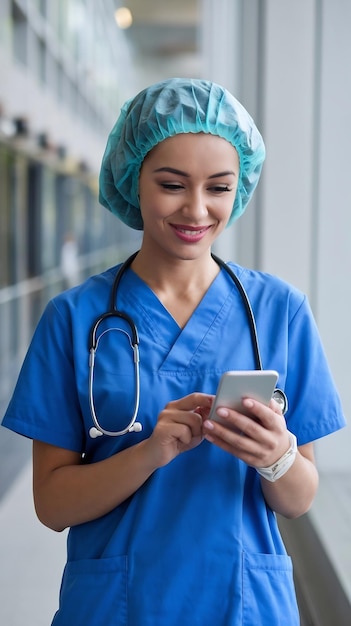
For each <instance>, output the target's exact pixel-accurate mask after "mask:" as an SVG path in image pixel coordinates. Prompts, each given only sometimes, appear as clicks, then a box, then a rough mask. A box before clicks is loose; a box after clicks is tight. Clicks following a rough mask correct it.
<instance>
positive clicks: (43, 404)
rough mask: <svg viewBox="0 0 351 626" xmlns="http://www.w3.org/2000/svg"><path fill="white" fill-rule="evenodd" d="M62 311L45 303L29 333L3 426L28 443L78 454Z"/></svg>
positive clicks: (79, 436) (76, 410)
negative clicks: (38, 319) (29, 339)
mask: <svg viewBox="0 0 351 626" xmlns="http://www.w3.org/2000/svg"><path fill="white" fill-rule="evenodd" d="M71 332H72V329H71V323H70V319H69V313H68V312H65V309H62V310H61V309H60V311H59V310H58V309H57V307H56V305H55V303H54V301H51V302H49V304H48V305H47V307H46V309H45V311H44V313H43V315H42V317H41V319H40V321H39V324H38V326H37V328H36V330H35V333H34V336H33V339H32V341H31V344H30V346H29V349H28V352H27V355H26V357H25V360H24V362H23V365H22V368H21V371H20V374H19V377H18V381H17V384H16V387H15V390H14V393H13V396H12V399H11V401H10V404H9V406H8V408H7V411H6V414H5V416H4V419H3V422H2V424H3V426H5V427H7V428H9V429H11V430H13V431H15V432H17V433H19V434H21V435H24V436H26V437H30V438H31V439H38V440H40V441H44V442H46V443H49V444H52V445H56V446H59V447H63V448H67V449H69V450H73V451H77V452H82V451H83V449H84V429H83V420H82V415H81V410H80V405H79V398H78V394H77V385H76V378H75V369H74V361H73V356H72V341H71Z"/></svg>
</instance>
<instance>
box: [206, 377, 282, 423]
mask: <svg viewBox="0 0 351 626" xmlns="http://www.w3.org/2000/svg"><path fill="white" fill-rule="evenodd" d="M277 380H278V372H276V371H275V370H245V371H232V372H225V373H224V374H223V375H222V377H221V379H220V381H219V385H218V388H217V393H216V397H215V399H214V401H213V404H212V408H211V411H210V415H209V419H212V420H214V421H217V422H220V423H221V419H220V417H219V416H218V415H217V413H216V409H217V408H219V407H220V406H222V407H226V408H228V409H235V410H238V411H239V412H241V413H242V412H243V407H242V404H241V402H242V400H243V398H253V399H254V400H258V401H259V402H262V403H263V404H266V405H268V404H269V402H270V400H271V398H272V395H273V391H274V389H275V386H276V384H277ZM223 423H224V422H223Z"/></svg>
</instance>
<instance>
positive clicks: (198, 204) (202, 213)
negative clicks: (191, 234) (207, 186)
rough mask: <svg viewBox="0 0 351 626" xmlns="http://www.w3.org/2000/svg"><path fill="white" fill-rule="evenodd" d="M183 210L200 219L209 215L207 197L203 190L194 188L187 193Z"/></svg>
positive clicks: (185, 213)
mask: <svg viewBox="0 0 351 626" xmlns="http://www.w3.org/2000/svg"><path fill="white" fill-rule="evenodd" d="M182 212H183V213H184V215H186V216H187V217H189V218H192V219H193V220H197V221H200V220H201V219H203V218H204V217H207V215H208V209H207V203H206V197H205V194H204V193H203V191H202V190H200V189H194V190H192V191H189V193H188V194H187V195H186V198H185V201H184V205H183V209H182Z"/></svg>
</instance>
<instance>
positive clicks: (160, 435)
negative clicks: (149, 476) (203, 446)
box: [146, 393, 213, 467]
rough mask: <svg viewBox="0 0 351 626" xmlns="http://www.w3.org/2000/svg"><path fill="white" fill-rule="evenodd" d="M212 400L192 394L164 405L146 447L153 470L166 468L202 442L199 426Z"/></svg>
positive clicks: (204, 418) (207, 396)
mask: <svg viewBox="0 0 351 626" xmlns="http://www.w3.org/2000/svg"><path fill="white" fill-rule="evenodd" d="M212 400H213V396H209V395H206V394H203V393H192V394H190V395H188V396H185V397H183V398H180V400H174V401H172V402H169V403H168V404H167V405H166V407H165V408H164V409H163V411H161V413H160V414H159V416H158V421H157V424H156V426H155V428H154V431H153V433H152V435H151V436H150V438H149V439H148V443H147V444H146V446H147V448H148V450H149V453H150V454H151V455H152V457H153V459H154V462H155V466H156V467H162V466H163V465H167V463H169V462H170V461H172V460H173V459H174V458H175V457H176V456H178V454H181V453H182V452H186V451H187V450H191V449H192V448H195V447H196V446H198V445H199V444H200V443H201V441H202V440H203V437H204V435H203V430H202V424H203V421H204V420H206V419H207V417H208V415H209V412H210V408H211V405H212Z"/></svg>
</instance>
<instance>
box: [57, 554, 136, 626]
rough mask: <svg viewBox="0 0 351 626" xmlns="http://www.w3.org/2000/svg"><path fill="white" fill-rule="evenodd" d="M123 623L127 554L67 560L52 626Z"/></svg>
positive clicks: (117, 625) (122, 624) (121, 625)
mask: <svg viewBox="0 0 351 626" xmlns="http://www.w3.org/2000/svg"><path fill="white" fill-rule="evenodd" d="M68 624H76V625H77V626H78V625H80V624H86V625H89V626H102V624H103V626H126V625H127V557H125V556H121V557H114V558H108V559H96V560H95V559H94V560H91V559H89V560H82V561H69V562H68V563H67V564H66V567H65V571H64V574H63V579H62V585H61V591H60V606H59V610H58V611H57V613H56V615H55V617H54V619H53V622H52V626H68Z"/></svg>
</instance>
